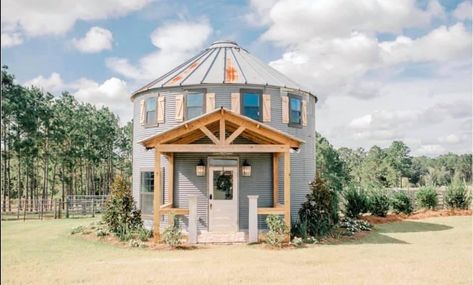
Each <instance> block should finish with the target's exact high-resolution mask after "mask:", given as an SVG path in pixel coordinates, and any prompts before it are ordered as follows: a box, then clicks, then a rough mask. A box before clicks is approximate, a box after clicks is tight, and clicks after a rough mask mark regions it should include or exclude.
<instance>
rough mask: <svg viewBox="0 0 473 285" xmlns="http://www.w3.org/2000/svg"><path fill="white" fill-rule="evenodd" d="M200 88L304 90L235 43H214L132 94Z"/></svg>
mask: <svg viewBox="0 0 473 285" xmlns="http://www.w3.org/2000/svg"><path fill="white" fill-rule="evenodd" d="M200 84H249V85H263V86H277V87H285V88H290V89H297V90H304V88H303V87H302V86H300V85H299V84H297V83H296V82H294V81H293V80H291V79H289V78H288V77H287V76H285V75H284V74H282V73H280V72H279V71H277V70H276V69H274V68H272V67H270V66H269V65H267V64H265V63H264V62H262V61H261V60H259V59H258V58H256V57H255V56H253V55H252V54H250V53H249V52H248V51H247V50H245V49H243V48H241V47H240V46H239V45H238V44H237V43H236V42H234V41H216V42H214V43H213V44H212V45H210V47H208V48H206V49H205V50H203V51H201V52H200V53H199V54H197V55H196V56H194V57H192V58H191V59H189V60H187V61H186V62H184V63H182V64H180V65H179V66H177V67H176V68H174V69H173V70H171V71H169V72H168V73H166V74H164V75H163V76H161V77H159V78H158V79H156V80H154V81H152V82H150V83H149V84H147V85H145V86H143V87H142V88H140V89H139V90H137V91H136V92H134V94H136V93H139V92H141V91H145V90H149V89H153V88H164V87H176V86H190V85H192V86H195V85H200ZM309 93H310V92H309Z"/></svg>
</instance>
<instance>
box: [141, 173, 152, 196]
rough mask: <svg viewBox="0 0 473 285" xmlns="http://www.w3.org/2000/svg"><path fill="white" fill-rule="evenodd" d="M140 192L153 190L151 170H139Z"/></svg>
mask: <svg viewBox="0 0 473 285" xmlns="http://www.w3.org/2000/svg"><path fill="white" fill-rule="evenodd" d="M141 192H144V193H152V192H154V172H153V171H146V172H141Z"/></svg>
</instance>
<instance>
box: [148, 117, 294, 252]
mask: <svg viewBox="0 0 473 285" xmlns="http://www.w3.org/2000/svg"><path fill="white" fill-rule="evenodd" d="M241 138H243V139H244V142H243V143H241V140H240V143H237V142H238V139H241ZM141 143H142V144H143V145H144V146H145V147H146V148H147V149H155V158H154V161H155V163H154V196H153V208H154V211H153V220H154V223H153V233H154V239H155V241H156V242H158V241H159V240H160V234H161V233H160V223H161V217H162V216H168V217H169V216H170V215H172V214H174V215H182V216H187V217H188V229H187V231H188V235H189V242H191V243H195V242H197V220H198V215H197V201H196V197H191V196H189V197H188V207H187V208H182V207H175V206H174V195H175V190H176V189H174V188H175V183H174V181H175V173H176V171H179V169H175V162H174V161H175V155H176V154H178V153H199V154H216V155H232V154H237V153H261V154H263V153H264V154H271V157H272V200H273V204H272V207H264V208H257V197H255V196H252V195H248V197H247V198H248V199H249V209H248V211H249V213H248V219H249V221H248V225H249V227H248V231H249V241H256V240H255V239H257V216H258V215H268V214H277V215H283V216H284V221H285V223H286V225H287V226H288V227H289V228H290V225H291V186H290V185H291V177H290V176H291V174H290V172H291V167H290V165H291V164H290V150H291V149H298V148H299V147H300V145H301V144H302V143H303V141H301V140H299V139H297V138H295V137H293V136H291V135H288V134H286V133H283V132H281V131H279V130H276V129H274V128H271V127H269V126H267V125H265V124H263V123H261V122H258V121H255V120H252V119H250V118H248V117H245V116H242V115H239V114H235V113H233V112H231V111H229V110H227V109H224V108H221V109H217V110H215V111H212V112H210V113H207V114H205V115H202V116H200V117H197V118H195V119H193V120H190V121H187V122H185V123H182V124H180V125H177V126H176V127H174V128H172V129H170V130H167V131H165V132H162V133H160V134H157V135H154V136H152V137H149V138H147V139H145V140H143V141H142V142H141ZM162 156H165V157H166V160H167V161H168V164H167V171H166V173H165V174H164V175H166V176H167V177H163V173H162V165H161V157H162ZM281 158H282V160H283V163H282V168H283V171H282V173H283V185H282V188H283V201H284V202H283V203H282V204H281V203H280V197H279V195H280V194H279V193H280V191H279V188H280V185H279V180H280V177H279V173H280V171H279V167H280V165H279V160H280V159H281ZM238 172H239V168H238V169H237V175H238ZM164 178H166V179H167V182H168V183H167V185H168V188H167V201H164V199H163V191H164V189H163V183H162V180H163V179H164ZM236 187H238V185H237V186H236ZM209 193H210V192H209ZM210 199H212V195H210ZM210 207H212V205H211V204H210ZM168 221H169V222H172V221H171V219H169V218H168ZM255 228H256V229H255ZM255 231H256V235H255Z"/></svg>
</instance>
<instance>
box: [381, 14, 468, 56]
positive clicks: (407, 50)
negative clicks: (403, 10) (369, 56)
mask: <svg viewBox="0 0 473 285" xmlns="http://www.w3.org/2000/svg"><path fill="white" fill-rule="evenodd" d="M380 48H381V50H382V58H383V61H384V62H386V63H390V64H397V63H403V62H422V61H424V62H426V61H447V60H453V59H458V58H468V57H469V56H470V55H471V33H469V32H467V31H466V30H465V27H464V26H463V24H461V23H457V24H455V25H453V26H450V27H446V26H441V27H439V28H437V29H435V30H433V31H431V32H430V33H428V34H427V35H425V36H423V37H420V38H417V39H411V38H409V37H406V36H399V37H397V38H396V40H394V41H386V42H382V43H380Z"/></svg>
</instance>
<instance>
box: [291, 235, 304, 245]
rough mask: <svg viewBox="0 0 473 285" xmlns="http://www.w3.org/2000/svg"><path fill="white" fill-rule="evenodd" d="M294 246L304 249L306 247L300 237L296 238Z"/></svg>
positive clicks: (293, 240)
mask: <svg viewBox="0 0 473 285" xmlns="http://www.w3.org/2000/svg"><path fill="white" fill-rule="evenodd" d="M292 244H293V245H295V246H296V247H302V246H304V241H303V240H302V238H300V237H295V238H293V239H292Z"/></svg>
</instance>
